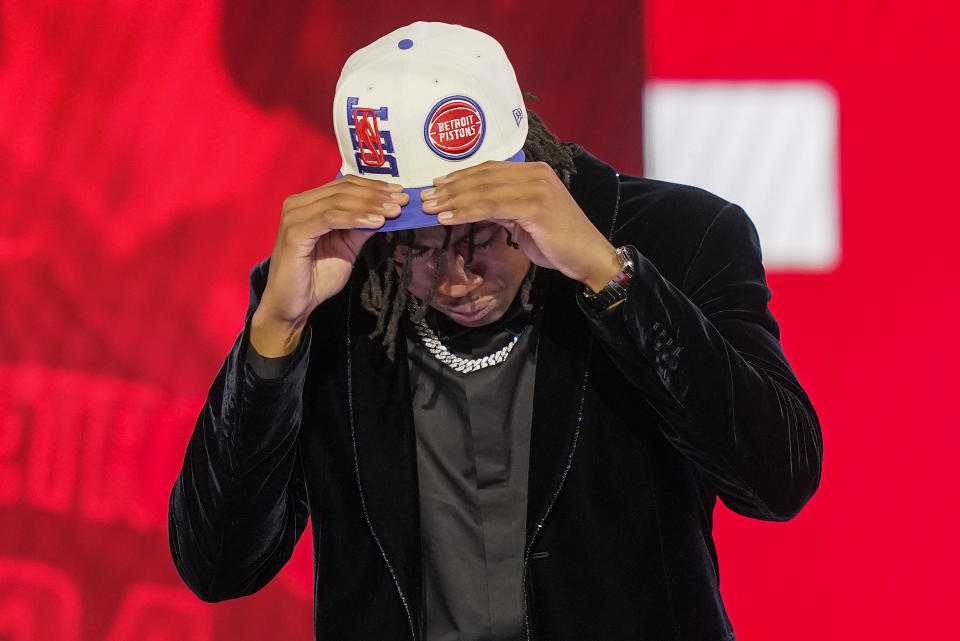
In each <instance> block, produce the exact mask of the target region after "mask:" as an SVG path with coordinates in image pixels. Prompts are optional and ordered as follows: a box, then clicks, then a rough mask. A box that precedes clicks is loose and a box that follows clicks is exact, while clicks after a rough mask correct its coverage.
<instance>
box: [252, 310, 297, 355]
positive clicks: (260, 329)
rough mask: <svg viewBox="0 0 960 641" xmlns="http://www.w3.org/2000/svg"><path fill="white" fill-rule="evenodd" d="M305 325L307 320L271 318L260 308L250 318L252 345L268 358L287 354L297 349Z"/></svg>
mask: <svg viewBox="0 0 960 641" xmlns="http://www.w3.org/2000/svg"><path fill="white" fill-rule="evenodd" d="M305 326H306V323H305V322H303V323H301V322H295V323H291V322H287V321H283V320H278V319H275V318H269V317H268V316H267V315H266V314H261V313H260V310H259V309H258V310H256V311H255V312H254V313H253V318H251V319H250V345H251V346H252V347H253V349H255V350H257V353H258V354H260V355H261V356H264V357H266V358H279V357H281V356H287V355H288V354H292V353H293V352H294V351H295V350H296V349H297V346H298V345H299V344H300V337H301V336H302V335H303V329H304V327H305Z"/></svg>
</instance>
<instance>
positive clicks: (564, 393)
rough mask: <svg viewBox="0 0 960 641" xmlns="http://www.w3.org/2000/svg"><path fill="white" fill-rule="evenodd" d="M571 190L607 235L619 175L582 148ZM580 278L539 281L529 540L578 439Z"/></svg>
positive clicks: (583, 349)
mask: <svg viewBox="0 0 960 641" xmlns="http://www.w3.org/2000/svg"><path fill="white" fill-rule="evenodd" d="M576 164H577V174H576V176H575V177H574V181H573V184H572V187H571V192H572V193H573V196H574V198H575V199H576V200H577V203H578V204H579V205H580V207H581V209H583V211H584V212H585V213H586V214H587V216H588V217H589V218H590V219H591V221H592V222H593V223H594V225H596V226H597V228H598V229H600V231H602V232H603V233H604V234H605V235H607V237H608V238H609V237H610V236H611V235H612V229H611V227H612V225H613V224H614V220H615V218H616V211H617V205H618V200H619V184H618V180H617V174H616V172H615V171H614V170H613V168H612V167H610V166H609V165H607V164H605V163H602V162H600V161H598V160H597V159H596V158H594V157H593V156H591V155H589V154H587V153H586V152H584V153H583V154H582V155H581V156H579V157H578V158H577V159H576ZM580 287H582V286H581V285H580V284H579V283H577V282H575V281H572V280H570V279H569V278H566V277H565V276H563V275H562V274H560V273H559V272H556V271H548V270H544V271H543V272H542V276H541V280H540V282H539V283H538V285H537V291H538V294H539V295H540V296H541V300H542V301H543V312H542V321H541V323H542V324H541V329H540V340H539V344H538V346H537V380H536V383H535V384H534V393H533V424H532V427H531V434H530V472H529V481H528V492H527V541H530V540H531V538H532V536H533V535H534V533H535V532H536V530H537V527H538V526H539V525H542V524H543V522H544V521H545V519H546V518H547V515H548V513H549V511H550V508H551V506H552V505H553V501H554V498H555V497H556V496H557V495H558V494H559V492H560V490H561V489H562V486H563V482H564V480H565V479H566V475H567V472H568V470H569V469H570V467H571V466H573V465H575V462H574V457H575V454H576V443H577V440H578V438H579V436H580V431H581V430H582V429H583V428H584V427H585V426H584V425H583V424H581V422H580V416H581V412H582V409H583V399H584V393H585V389H586V385H587V376H588V372H587V365H588V362H589V359H590V352H591V345H592V334H591V332H590V329H589V327H588V325H587V322H586V320H585V319H584V318H583V312H581V311H580V308H579V306H578V305H577V303H576V296H577V290H578V289H579V288H580Z"/></svg>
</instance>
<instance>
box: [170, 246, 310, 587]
mask: <svg viewBox="0 0 960 641" xmlns="http://www.w3.org/2000/svg"><path fill="white" fill-rule="evenodd" d="M266 273H267V264H266V262H264V263H261V264H260V265H257V266H256V267H255V268H254V269H253V271H252V272H251V292H250V305H249V307H248V310H247V316H246V323H245V324H244V329H243V331H242V332H241V333H240V336H239V337H238V338H237V340H236V342H235V343H234V345H233V348H232V349H231V350H230V353H229V354H228V355H227V358H226V361H225V362H224V364H223V366H222V367H221V368H220V371H219V372H218V373H217V376H216V378H215V379H214V381H213V385H212V386H211V387H210V390H209V392H208V394H207V399H206V403H205V404H204V406H203V408H202V410H201V411H200V415H199V417H198V418H197V422H196V426H195V428H194V431H193V434H192V436H191V437H190V441H189V443H188V445H187V451H186V456H185V458H184V461H183V467H182V468H181V470H180V474H179V476H178V477H177V480H176V482H175V484H174V486H173V491H172V493H171V495H170V505H169V513H168V530H169V538H170V549H171V552H172V554H173V560H174V563H175V565H176V567H177V570H178V571H179V573H180V576H181V577H182V578H183V580H184V582H185V583H186V584H187V586H188V587H189V588H190V589H191V590H193V592H194V593H195V594H196V595H197V596H198V597H200V598H201V599H203V600H204V601H221V600H223V599H230V598H235V597H239V596H244V595H246V594H250V593H252V592H255V591H257V590H259V589H260V588H261V587H263V586H264V585H266V584H267V582H269V581H270V579H272V578H273V577H274V576H275V575H276V573H277V572H278V571H279V570H280V568H282V567H283V565H284V564H285V563H286V562H287V560H288V559H289V558H290V555H291V554H292V553H293V548H294V545H295V544H296V542H297V540H298V539H299V538H300V535H301V534H302V533H303V530H304V528H305V527H306V522H307V517H308V512H309V510H308V506H307V500H306V488H305V484H304V475H303V470H302V467H301V463H300V455H299V452H298V447H297V442H298V438H297V436H298V433H299V429H300V419H301V413H302V403H303V401H302V398H303V394H302V392H303V385H304V380H305V378H306V370H307V362H308V354H309V344H310V330H309V327H308V329H307V330H306V331H305V332H304V334H303V337H302V338H301V341H300V345H299V346H298V348H297V350H296V351H295V352H294V354H293V358H292V359H291V360H290V362H289V364H288V366H287V368H286V370H285V371H284V372H282V373H281V375H280V376H279V377H277V378H272V379H263V378H261V377H259V376H258V375H257V374H256V373H255V371H254V369H253V368H252V367H251V365H250V364H249V363H247V362H246V361H247V359H246V351H247V349H248V347H249V332H250V319H251V317H252V316H253V311H254V310H255V309H256V307H257V305H258V303H259V300H260V294H261V293H262V291H263V288H264V286H265V283H266Z"/></svg>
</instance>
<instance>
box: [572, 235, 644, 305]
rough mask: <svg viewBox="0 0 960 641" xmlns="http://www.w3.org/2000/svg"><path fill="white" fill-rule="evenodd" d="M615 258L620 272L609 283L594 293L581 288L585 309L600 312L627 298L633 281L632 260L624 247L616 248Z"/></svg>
mask: <svg viewBox="0 0 960 641" xmlns="http://www.w3.org/2000/svg"><path fill="white" fill-rule="evenodd" d="M617 258H619V259H620V271H619V272H617V274H616V275H615V276H614V277H613V278H611V279H610V282H609V283H607V284H606V285H604V286H603V288H602V289H601V290H600V291H598V292H596V293H590V290H589V289H587V287H586V286H584V288H583V297H584V299H585V300H586V303H587V307H589V308H590V309H591V310H593V311H594V312H602V311H604V310H606V309H609V308H610V307H611V306H612V305H615V304H616V303H619V302H620V301H622V300H624V299H625V298H626V297H627V288H628V287H629V286H630V281H631V280H632V279H633V269H634V265H633V260H632V259H631V257H630V252H628V251H627V248H626V247H618V248H617Z"/></svg>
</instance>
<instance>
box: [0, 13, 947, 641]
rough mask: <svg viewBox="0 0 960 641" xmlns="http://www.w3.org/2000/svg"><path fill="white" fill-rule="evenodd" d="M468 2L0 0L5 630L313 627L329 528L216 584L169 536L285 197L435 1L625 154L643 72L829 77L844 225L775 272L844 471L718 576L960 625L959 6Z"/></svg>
mask: <svg viewBox="0 0 960 641" xmlns="http://www.w3.org/2000/svg"><path fill="white" fill-rule="evenodd" d="M397 4H400V3H397ZM451 7H453V3H449V2H436V1H418V2H412V3H407V4H406V6H404V8H403V9H402V10H401V9H392V8H387V6H386V5H378V6H377V7H376V8H374V7H372V6H369V5H362V4H361V5H357V4H356V3H351V4H347V3H332V2H331V3H319V2H314V3H311V2H304V1H289V2H282V3H263V2H254V1H253V0H222V1H220V2H214V1H211V2H190V1H188V0H182V1H180V2H173V1H171V2H160V3H157V2H152V3H149V2H144V1H134V0H107V1H94V0H75V1H72V2H56V1H52V0H51V1H43V0H35V1H34V2H20V1H16V0H9V1H8V2H3V3H0V292H2V296H3V303H2V308H0V309H2V311H0V336H2V340H0V375H2V385H0V639H5V640H6V639H9V640H11V641H27V640H31V641H46V640H51V641H53V640H56V641H127V640H134V639H137V640H141V639H150V640H151V641H173V640H177V641H181V640H187V641H212V640H227V639H230V640H231V641H248V640H249V641H253V640H259V639H290V640H297V639H299V640H306V639H310V638H312V630H311V623H312V565H311V559H310V550H309V536H308V535H306V536H305V537H304V539H303V540H302V541H301V545H300V546H299V547H298V549H297V551H296V553H295V555H294V559H293V560H292V561H291V563H290V564H289V565H288V566H287V568H286V569H284V570H283V572H281V574H280V575H279V576H278V577H277V579H276V580H275V581H274V582H273V583H272V584H271V585H270V586H268V587H267V588H265V589H264V590H263V591H261V592H260V593H259V594H257V595H254V596H251V597H248V598H246V599H243V600H240V601H234V602H229V603H222V604H216V605H209V604H204V603H201V602H200V601H198V600H197V599H196V598H195V597H194V596H193V595H192V594H191V593H190V592H189V591H188V590H187V589H186V588H185V587H183V585H182V584H181V583H180V581H179V578H178V577H177V575H176V572H175V570H174V568H173V564H172V561H171V560H170V554H169V551H168V547H167V538H166V502H167V497H168V494H169V491H170V487H171V485H172V483H173V480H174V478H175V476H176V473H177V471H178V469H179V465H180V461H181V459H182V456H183V449H184V446H185V444H186V440H187V438H188V436H189V433H190V431H191V429H192V426H193V421H194V418H195V415H196V413H197V411H198V410H199V408H200V405H201V403H202V399H203V395H204V393H205V391H206V388H207V386H208V385H209V383H210V381H211V380H212V378H213V375H214V373H215V372H216V370H217V368H218V367H219V365H220V363H221V362H222V359H223V357H224V355H225V353H226V351H227V349H228V348H229V346H230V344H231V343H232V342H233V340H234V337H235V336H236V333H237V332H238V331H239V329H240V326H241V324H242V320H243V312H244V309H245V306H246V295H247V274H248V271H249V268H250V266H251V265H253V264H254V263H255V262H257V261H259V260H260V259H262V258H263V257H264V256H266V255H267V254H268V253H269V251H270V249H271V247H272V244H273V235H274V232H275V229H276V225H277V222H278V218H279V212H280V203H281V201H282V200H283V198H284V197H285V196H286V195H288V194H291V193H295V192H299V191H303V190H305V189H309V188H311V187H314V186H316V185H318V184H320V183H323V182H326V181H327V180H329V179H330V178H332V177H333V175H334V174H335V173H336V170H337V168H338V165H339V159H338V155H337V152H336V148H335V143H334V140H333V137H332V134H331V131H330V124H331V120H332V115H331V109H332V106H331V102H332V97H333V87H334V83H335V81H336V78H337V75H338V73H339V70H340V67H341V65H342V64H343V61H344V60H345V59H346V57H347V55H348V54H349V53H350V52H352V51H353V50H355V49H356V48H358V47H359V46H362V45H363V44H366V43H367V42H369V41H371V40H373V39H374V38H376V37H378V36H380V35H382V34H384V33H386V32H388V31H390V30H392V29H393V28H395V27H398V26H400V25H402V24H405V23H407V22H411V21H413V20H417V19H436V20H443V21H447V22H458V23H461V24H465V25H468V26H473V27H477V28H480V29H483V30H485V31H487V32H489V33H491V34H492V35H494V36H495V37H497V38H498V39H499V40H500V41H501V42H502V43H503V44H504V47H505V49H506V50H507V52H508V54H509V55H510V57H511V59H512V60H513V62H514V64H515V66H516V68H517V73H518V77H519V79H520V83H521V86H522V87H523V88H524V89H525V90H527V91H530V92H533V93H534V94H537V95H538V96H539V97H540V101H539V102H536V103H532V105H533V107H534V109H536V110H538V111H539V112H540V113H541V114H542V115H543V116H544V117H545V119H546V120H547V122H548V123H550V125H551V126H552V127H553V128H554V129H555V130H556V131H557V132H558V133H559V134H560V135H561V137H562V138H565V139H572V140H577V141H579V142H581V143H582V144H584V145H585V146H586V147H588V148H589V149H590V150H591V151H592V152H594V153H595V154H596V155H598V156H600V157H602V158H605V159H607V160H609V161H611V162H612V163H613V164H615V165H616V166H618V167H619V168H620V169H621V171H623V172H627V173H639V172H641V171H642V161H643V156H642V153H641V152H642V149H643V145H642V140H643V135H644V131H643V118H642V115H643V110H644V102H643V101H644V83H645V82H647V83H648V86H650V87H653V86H656V85H658V83H665V82H668V81H685V82H687V83H690V84H691V85H697V83H708V82H714V81H721V82H722V83H726V85H736V84H737V83H746V82H750V81H763V82H780V81H783V82H791V81H811V82H814V83H819V84H820V85H822V86H824V87H828V88H829V89H830V91H831V92H832V95H833V96H834V99H835V107H836V127H837V129H836V132H837V135H836V136H835V139H833V143H834V144H835V150H834V151H835V153H836V158H837V159H838V161H837V176H836V178H837V181H836V184H837V185H838V191H837V193H836V198H837V202H838V205H839V222H838V223H837V225H838V230H839V246H838V250H837V254H836V256H835V259H834V260H833V262H832V263H830V264H829V265H828V266H827V267H822V268H819V269H817V270H811V271H801V270H798V269H795V268H792V269H789V270H786V269H782V268H777V267H776V266H774V265H773V264H771V267H770V272H769V279H770V282H771V286H772V288H773V291H774V299H773V301H772V306H773V308H774V312H775V313H776V314H777V316H778V318H779V320H780V321H781V326H782V331H783V343H784V346H785V349H786V351H787V354H788V356H789V357H790V358H791V361H792V363H793V364H794V367H795V369H796V370H797V373H798V374H799V376H800V378H801V380H802V381H803V382H804V383H805V385H806V387H807V389H808V391H809V392H810V395H811V397H812V398H813V400H814V403H815V405H816V406H817V408H818V410H819V413H820V416H821V420H822V423H823V429H824V440H825V464H824V465H825V466H824V474H823V483H822V485H821V489H820V492H819V494H818V495H817V496H816V497H815V498H814V499H813V501H812V502H811V503H810V505H809V506H808V507H807V509H806V510H805V511H804V512H803V513H801V515H800V516H799V517H797V518H796V519H795V520H794V521H792V522H789V523H786V524H769V523H760V522H756V521H749V520H747V519H743V518H741V517H737V516H734V515H732V514H731V513H729V512H727V511H726V510H725V509H724V508H722V507H718V509H717V516H716V530H717V531H716V534H717V540H718V547H719V554H720V557H721V577H722V583H721V585H722V590H723V593H724V596H725V599H726V602H727V605H728V608H729V611H730V615H731V618H732V620H733V624H734V627H735V629H736V630H737V632H738V637H739V638H740V639H742V640H744V641H761V640H763V641H766V640H770V639H777V640H783V641H799V640H801V639H804V640H805V639H825V640H828V639H837V640H840V639H844V640H847V639H866V638H869V639H900V638H943V637H945V636H948V635H949V634H950V633H949V630H950V629H953V627H954V624H953V620H952V617H950V615H951V612H950V610H951V606H952V607H955V604H956V601H957V596H958V595H957V589H956V588H955V587H954V582H955V579H956V577H957V575H958V570H960V553H958V552H957V549H956V545H955V543H954V540H953V539H955V538H956V536H955V534H954V532H956V530H957V529H958V528H960V516H958V512H957V505H956V500H955V499H954V493H953V486H954V485H955V484H956V483H957V481H958V479H957V473H956V472H955V471H954V470H955V465H954V459H955V458H956V452H957V450H958V446H960V436H958V435H957V434H958V428H960V409H958V404H957V403H956V401H955V400H954V398H953V397H952V394H953V389H952V388H953V387H954V385H955V383H956V380H957V377H956V376H955V375H953V376H951V373H952V371H953V370H954V369H955V365H954V364H955V363H956V362H958V360H960V343H958V340H957V338H956V331H957V330H956V327H957V320H956V319H957V316H958V312H960V302H958V300H960V299H958V297H957V294H956V285H955V283H956V279H957V277H958V276H960V273H958V269H957V258H956V253H957V249H956V247H955V243H956V240H955V239H956V237H957V232H958V231H960V224H958V221H957V215H956V210H957V208H956V206H955V205H953V201H955V200H956V199H955V197H953V195H952V193H951V191H952V189H953V185H954V184H955V183H956V182H957V178H956V177H957V174H958V163H957V162H956V161H955V159H954V157H955V153H956V150H957V149H958V148H960V124H958V123H960V118H958V113H960V90H958V86H957V83H956V79H955V71H954V69H953V67H954V66H955V64H954V61H956V60H960V44H958V39H957V38H956V36H955V33H956V31H957V28H958V27H960V9H958V8H957V4H956V3H954V2H953V1H952V0H940V1H936V0H926V1H920V0H915V1H913V2H907V0H888V1H886V2H853V3H851V2H847V3H840V4H837V3H835V2H828V1H827V0H807V1H806V2H802V3H801V2H792V1H791V2H780V3H770V2H764V1H763V0H727V1H725V2H720V3H718V2H716V1H715V0H714V1H712V2H710V1H707V0H687V1H685V2H683V3H679V2H676V3H674V2H669V1H667V0H648V2H647V3H646V6H644V7H642V6H641V5H640V4H639V3H636V2H627V1H623V0H622V1H619V2H609V3H602V4H596V3H592V4H590V5H587V4H586V3H584V4H583V5H576V6H566V5H563V4H557V3H555V2H546V1H544V0H527V1H526V2H523V3H520V2H515V1H513V0H499V1H496V2H487V3H477V4H476V5H475V6H467V7H459V6H458V7H457V8H455V9H454V8H451ZM713 151H714V150H712V149H710V148H704V149H703V151H702V154H704V155H706V156H709V155H710V154H712V153H713ZM742 151H743V155H744V156H749V155H750V154H751V151H752V150H751V149H749V148H745V149H743V150H742ZM785 198H786V196H785ZM948 617H949V618H948Z"/></svg>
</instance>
